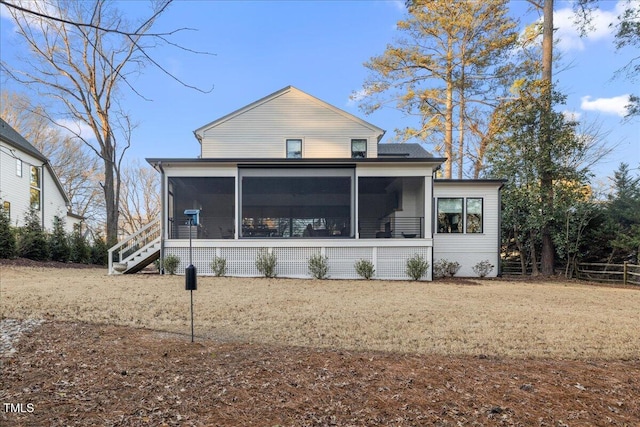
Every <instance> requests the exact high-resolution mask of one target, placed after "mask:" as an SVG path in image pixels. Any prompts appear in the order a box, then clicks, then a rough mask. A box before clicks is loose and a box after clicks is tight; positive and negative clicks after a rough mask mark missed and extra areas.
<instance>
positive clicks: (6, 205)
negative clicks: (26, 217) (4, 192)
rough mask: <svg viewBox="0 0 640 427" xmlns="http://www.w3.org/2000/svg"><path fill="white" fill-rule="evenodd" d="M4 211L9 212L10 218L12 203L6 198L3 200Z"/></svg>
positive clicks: (9, 216)
mask: <svg viewBox="0 0 640 427" xmlns="http://www.w3.org/2000/svg"><path fill="white" fill-rule="evenodd" d="M2 211H3V212H4V213H6V214H7V217H8V218H11V203H9V202H7V201H6V200H5V201H4V202H2Z"/></svg>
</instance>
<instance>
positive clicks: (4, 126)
mask: <svg viewBox="0 0 640 427" xmlns="http://www.w3.org/2000/svg"><path fill="white" fill-rule="evenodd" d="M0 141H3V142H5V143H7V144H9V145H11V146H13V147H14V148H17V149H18V150H20V151H22V152H23V153H27V154H29V155H31V156H33V157H35V158H36V159H38V160H40V161H41V162H42V163H43V166H46V168H47V169H48V170H49V173H50V174H51V176H52V177H53V181H54V182H55V184H56V187H58V191H60V194H61V195H62V198H63V199H64V202H65V203H66V204H67V205H70V204H71V201H70V200H69V197H68V196H67V193H66V192H65V191H64V188H62V184H61V183H60V180H59V179H58V176H57V175H56V173H55V172H54V171H53V168H52V167H51V163H49V159H47V158H46V157H45V155H44V154H42V153H41V152H40V151H39V150H38V149H37V148H36V147H34V146H33V145H32V144H31V143H30V142H29V141H27V140H26V139H25V138H24V137H23V136H22V135H20V134H19V133H18V131H17V130H15V129H14V128H12V127H11V126H9V123H7V122H6V121H4V119H3V118H1V117H0ZM12 155H13V157H16V158H19V157H17V156H16V155H15V154H12Z"/></svg>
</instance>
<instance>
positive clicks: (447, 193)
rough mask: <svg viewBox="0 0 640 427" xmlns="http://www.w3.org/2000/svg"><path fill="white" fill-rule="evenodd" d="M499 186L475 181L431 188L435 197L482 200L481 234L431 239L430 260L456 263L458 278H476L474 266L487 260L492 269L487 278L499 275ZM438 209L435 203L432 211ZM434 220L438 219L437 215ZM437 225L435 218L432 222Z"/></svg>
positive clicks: (439, 234) (438, 183)
mask: <svg viewBox="0 0 640 427" xmlns="http://www.w3.org/2000/svg"><path fill="white" fill-rule="evenodd" d="M499 187H500V185H499V184H496V183H482V182H478V181H470V182H464V183H463V182H459V183H443V182H437V181H436V183H435V185H434V197H435V198H440V197H462V198H468V197H481V198H482V199H483V233H477V234H476V233H465V234H446V233H442V234H441V233H437V232H436V233H434V235H433V242H434V243H433V246H434V250H433V260H434V262H435V261H438V260H441V259H446V260H449V261H457V262H459V263H460V265H461V268H460V271H459V272H458V276H462V277H472V276H476V274H475V273H474V271H473V266H475V265H476V264H477V263H478V262H480V261H484V260H489V262H490V263H491V264H493V265H494V269H493V271H492V272H491V275H490V276H493V277H495V276H496V275H497V273H498V262H499V253H500V243H499V238H500V234H499V233H500V229H499V227H500V222H499V216H500V205H499V203H500V198H499V189H498V188H499ZM436 209H437V205H435V201H434V210H436ZM436 217H437V215H436ZM435 221H437V219H436V218H434V222H435Z"/></svg>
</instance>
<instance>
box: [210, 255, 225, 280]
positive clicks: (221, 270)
mask: <svg viewBox="0 0 640 427" xmlns="http://www.w3.org/2000/svg"><path fill="white" fill-rule="evenodd" d="M209 266H210V267H211V271H213V274H214V275H215V276H216V277H222V276H224V275H225V274H227V260H226V259H224V258H221V257H217V256H214V257H213V260H211V264H209Z"/></svg>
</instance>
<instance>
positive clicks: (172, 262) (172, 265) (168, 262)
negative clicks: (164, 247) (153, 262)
mask: <svg viewBox="0 0 640 427" xmlns="http://www.w3.org/2000/svg"><path fill="white" fill-rule="evenodd" d="M178 265H180V258H178V257H177V256H175V255H167V256H166V257H164V269H165V271H166V272H167V273H169V274H172V275H173V274H176V270H177V269H178Z"/></svg>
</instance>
